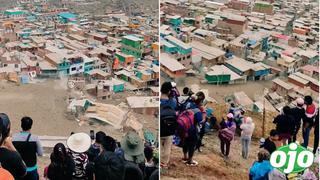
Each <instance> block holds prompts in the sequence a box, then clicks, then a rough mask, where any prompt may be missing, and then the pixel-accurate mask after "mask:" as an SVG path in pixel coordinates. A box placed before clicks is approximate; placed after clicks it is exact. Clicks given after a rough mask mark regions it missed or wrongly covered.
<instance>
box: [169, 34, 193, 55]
mask: <svg viewBox="0 0 320 180" xmlns="http://www.w3.org/2000/svg"><path fill="white" fill-rule="evenodd" d="M165 39H166V40H167V41H168V42H169V43H170V44H172V45H174V46H175V47H176V50H177V51H178V53H180V54H183V55H186V54H191V53H192V47H191V45H189V44H186V43H184V42H182V41H181V40H179V39H177V38H175V37H173V36H166V37H165Z"/></svg>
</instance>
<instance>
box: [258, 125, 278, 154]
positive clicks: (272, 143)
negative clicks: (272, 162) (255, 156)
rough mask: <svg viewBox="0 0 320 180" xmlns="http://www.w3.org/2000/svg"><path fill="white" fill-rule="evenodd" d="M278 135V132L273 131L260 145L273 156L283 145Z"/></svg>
mask: <svg viewBox="0 0 320 180" xmlns="http://www.w3.org/2000/svg"><path fill="white" fill-rule="evenodd" d="M278 134H279V133H278V131H277V130H275V129H272V130H271V131H270V133H269V137H268V138H267V139H266V140H265V141H264V143H263V144H261V145H260V148H263V149H265V150H267V151H268V152H269V153H270V154H272V153H273V152H274V151H275V150H276V149H277V148H278V147H279V146H280V145H281V142H280V140H279V135H278Z"/></svg>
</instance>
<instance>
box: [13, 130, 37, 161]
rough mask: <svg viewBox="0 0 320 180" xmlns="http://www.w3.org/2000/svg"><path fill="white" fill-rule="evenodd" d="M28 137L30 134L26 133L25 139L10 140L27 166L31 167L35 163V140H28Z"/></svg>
mask: <svg viewBox="0 0 320 180" xmlns="http://www.w3.org/2000/svg"><path fill="white" fill-rule="evenodd" d="M30 138H31V134H29V135H28V137H27V139H26V140H25V141H13V142H12V144H13V145H14V147H15V148H16V149H17V151H18V152H19V154H20V156H21V158H22V159H23V161H24V162H25V163H26V166H27V167H33V166H35V165H36V164H37V142H35V141H29V140H30Z"/></svg>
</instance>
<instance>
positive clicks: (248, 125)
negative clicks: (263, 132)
mask: <svg viewBox="0 0 320 180" xmlns="http://www.w3.org/2000/svg"><path fill="white" fill-rule="evenodd" d="M254 127H255V125H254V123H253V122H252V119H251V118H246V121H245V123H243V124H241V126H240V129H242V131H241V136H242V137H244V136H245V137H251V136H252V133H253V131H254Z"/></svg>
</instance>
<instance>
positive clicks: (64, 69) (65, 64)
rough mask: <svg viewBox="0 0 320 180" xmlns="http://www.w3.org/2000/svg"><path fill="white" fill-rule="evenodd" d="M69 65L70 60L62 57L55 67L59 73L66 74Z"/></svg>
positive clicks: (68, 71) (68, 70)
mask: <svg viewBox="0 0 320 180" xmlns="http://www.w3.org/2000/svg"><path fill="white" fill-rule="evenodd" d="M70 66H71V63H70V61H69V60H67V59H66V58H64V59H63V60H62V61H61V62H60V63H58V65H57V69H58V72H59V74H62V75H68V74H69V73H70Z"/></svg>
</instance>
